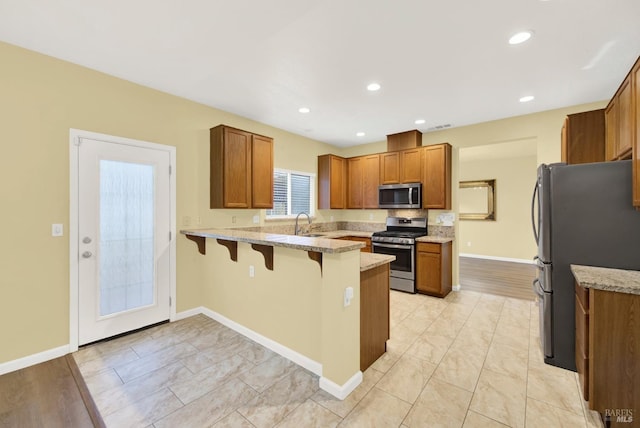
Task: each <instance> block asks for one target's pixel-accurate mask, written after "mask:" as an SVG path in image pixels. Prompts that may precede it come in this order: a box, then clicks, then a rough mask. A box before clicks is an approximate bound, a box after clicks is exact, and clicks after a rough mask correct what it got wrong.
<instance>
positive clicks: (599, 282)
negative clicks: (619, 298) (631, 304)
mask: <svg viewBox="0 0 640 428" xmlns="http://www.w3.org/2000/svg"><path fill="white" fill-rule="evenodd" d="M571 272H573V276H574V277H575V278H576V281H577V282H578V284H580V286H581V287H584V288H594V289H596V290H604V291H614V292H618V293H627V294H639V295H640V271H637V270H623V269H611V268H603V267H595V266H582V265H571Z"/></svg>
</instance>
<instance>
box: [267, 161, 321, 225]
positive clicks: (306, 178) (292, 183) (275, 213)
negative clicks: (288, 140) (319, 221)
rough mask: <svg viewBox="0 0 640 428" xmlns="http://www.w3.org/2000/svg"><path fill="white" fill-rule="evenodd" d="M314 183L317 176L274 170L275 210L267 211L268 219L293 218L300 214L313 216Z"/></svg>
mask: <svg viewBox="0 0 640 428" xmlns="http://www.w3.org/2000/svg"><path fill="white" fill-rule="evenodd" d="M314 182H315V174H310V173H306V172H296V171H286V170H282V169H276V170H274V171H273V209H270V210H267V212H266V215H267V217H271V218H274V217H291V216H295V215H297V214H298V213H300V212H306V213H308V214H309V215H313V214H314V204H313V200H314V197H313V191H314Z"/></svg>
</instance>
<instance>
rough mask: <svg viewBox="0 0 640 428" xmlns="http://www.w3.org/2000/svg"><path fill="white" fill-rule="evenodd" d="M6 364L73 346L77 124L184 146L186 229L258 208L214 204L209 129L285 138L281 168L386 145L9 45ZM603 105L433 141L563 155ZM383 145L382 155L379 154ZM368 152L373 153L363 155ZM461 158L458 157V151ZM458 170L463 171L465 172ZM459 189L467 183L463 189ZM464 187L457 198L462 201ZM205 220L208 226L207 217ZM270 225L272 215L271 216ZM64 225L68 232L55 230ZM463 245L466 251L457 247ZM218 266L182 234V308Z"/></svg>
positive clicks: (1, 107) (181, 191) (3, 105)
mask: <svg viewBox="0 0 640 428" xmlns="http://www.w3.org/2000/svg"><path fill="white" fill-rule="evenodd" d="M0 62H1V63H2V67H0V94H2V96H1V97H0V117H2V119H3V121H2V126H1V127H0V141H2V145H3V148H4V152H3V156H2V157H1V158H0V167H1V169H0V171H2V172H1V174H2V176H1V177H2V180H0V195H1V197H2V202H3V209H2V211H1V214H0V215H1V217H0V218H1V219H2V224H3V225H4V226H5V229H4V230H3V239H2V245H0V271H1V272H2V275H1V276H0V289H1V290H2V291H3V296H2V299H1V303H0V341H1V343H2V344H3V346H2V347H1V348H0V363H2V362H6V361H11V360H14V359H17V358H21V357H25V356H28V355H31V354H35V353H38V352H42V351H45V350H48V349H52V348H55V347H58V346H62V345H66V344H67V343H69V325H68V323H69V242H68V231H69V129H70V128H76V129H82V130H87V131H93V132H99V133H105V134H111V135H117V136H122V137H127V138H134V139H139V140H145V141H151V142H155V143H159V144H167V145H172V146H175V147H176V148H177V168H176V170H177V219H178V228H179V229H180V228H183V225H182V222H183V219H184V218H185V217H191V218H192V223H191V226H190V227H207V226H220V227H225V226H231V225H232V217H233V216H236V223H235V225H236V226H246V225H251V219H252V217H253V216H254V215H255V214H259V215H260V216H263V212H261V211H258V210H232V211H227V210H209V209H208V174H209V170H208V164H207V159H208V139H209V128H211V127H212V126H215V125H218V124H220V123H225V124H228V125H231V126H236V127H239V128H243V129H247V130H250V131H253V132H257V133H261V134H265V135H269V136H272V137H274V138H275V140H276V145H275V154H274V158H275V166H276V167H279V168H289V169H296V170H306V169H308V170H309V171H310V172H316V159H315V157H316V156H317V155H320V154H324V153H329V152H333V153H336V154H339V155H345V156H352V155H356V154H364V153H370V152H379V151H384V144H383V143H376V144H373V145H367V146H362V147H358V148H352V149H340V148H337V147H332V146H330V145H327V144H323V143H319V142H316V141H312V140H309V139H307V138H304V137H301V136H298V135H294V134H290V133H288V132H285V131H282V130H278V129H275V128H272V127H269V126H266V125H264V124H260V123H257V122H254V121H250V120H248V119H244V118H241V117H238V116H236V115H233V114H230V113H226V112H223V111H220V110H217V109H214V108H210V107H206V106H203V105H201V104H197V103H194V102H191V101H187V100H184V99H181V98H178V97H174V96H171V95H168V94H165V93H162V92H159V91H155V90H152V89H149V88H145V87H142V86H139V85H135V84H133V83H130V82H127V81H124V80H121V79H117V78H114V77H111V76H107V75H105V74H102V73H98V72H95V71H92V70H89V69H86V68H83V67H79V66H77V65H74V64H71V63H68V62H64V61H60V60H57V59H54V58H51V57H47V56H44V55H40V54H37V53H34V52H30V51H27V50H24V49H21V48H18V47H15V46H11V45H8V44H5V43H0ZM603 105H604V102H603V103H597V104H592V105H588V106H578V107H575V108H572V109H563V110H556V111H553V112H545V113H540V114H537V115H531V116H523V117H518V118H513V119H505V120H504V121H495V122H490V123H487V124H480V125H475V126H469V127H461V128H454V129H451V130H448V131H442V132H437V133H429V134H425V135H424V136H423V144H433V143H439V142H442V141H449V142H450V143H451V144H452V145H453V146H454V148H457V147H465V146H471V145H475V144H489V143H491V142H496V141H513V140H517V139H518V138H521V137H522V136H526V137H531V136H532V135H533V136H537V138H538V141H542V144H540V145H539V148H538V162H541V161H544V162H548V161H553V160H557V159H559V151H560V149H559V139H558V138H559V137H558V136H559V130H560V126H561V124H562V118H563V117H564V115H565V114H567V113H569V112H575V111H582V110H589V109H593V108H596V107H602V106H603ZM372 148H375V149H374V150H371V149H372ZM360 150H362V152H359V151H360ZM454 165H456V164H455V156H454ZM456 168H457V166H454V176H455V174H457V169H456ZM454 187H455V186H454ZM455 201H456V200H455V194H454V204H455ZM371 211H373V212H369V210H367V211H339V210H332V211H320V212H319V219H320V220H322V219H325V218H326V217H328V216H330V215H333V216H334V217H335V219H336V220H339V219H341V218H342V216H344V217H345V218H349V219H362V220H366V221H368V219H369V214H373V215H374V216H376V217H375V218H376V219H377V220H378V219H381V218H384V216H385V214H386V213H384V212H383V211H380V210H371ZM198 218H200V224H196V220H197V219H198ZM261 221H262V220H261ZM52 223H62V224H63V225H64V228H65V236H64V237H62V238H53V237H51V224H52ZM454 251H455V247H454ZM205 274H206V272H205V270H204V265H203V258H202V257H201V256H200V255H199V254H198V253H197V252H196V251H195V248H194V244H193V243H191V242H189V241H187V240H186V239H184V238H183V237H179V239H178V241H177V287H178V289H177V290H178V291H177V293H178V296H177V310H178V311H184V310H187V309H191V308H194V307H197V306H200V305H201V304H202V302H203V299H204V296H203V288H202V286H201V284H202V283H203V281H204V276H205Z"/></svg>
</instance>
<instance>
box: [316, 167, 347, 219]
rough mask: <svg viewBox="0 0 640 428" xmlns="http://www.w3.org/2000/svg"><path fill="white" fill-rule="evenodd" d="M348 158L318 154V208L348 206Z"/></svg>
mask: <svg viewBox="0 0 640 428" xmlns="http://www.w3.org/2000/svg"><path fill="white" fill-rule="evenodd" d="M346 192H347V160H346V159H345V158H342V157H340V156H335V155H322V156H318V209H321V210H327V209H340V208H346Z"/></svg>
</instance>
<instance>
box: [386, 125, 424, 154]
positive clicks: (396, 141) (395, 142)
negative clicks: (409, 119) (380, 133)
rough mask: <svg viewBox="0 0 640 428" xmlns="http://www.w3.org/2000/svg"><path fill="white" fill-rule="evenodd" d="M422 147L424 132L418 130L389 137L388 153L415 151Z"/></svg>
mask: <svg viewBox="0 0 640 428" xmlns="http://www.w3.org/2000/svg"><path fill="white" fill-rule="evenodd" d="M420 146H422V132H420V131H418V130H417V129H414V130H411V131H405V132H399V133H397V134H391V135H387V151H388V152H395V151H398V150H407V149H413V148H415V147H420Z"/></svg>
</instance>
